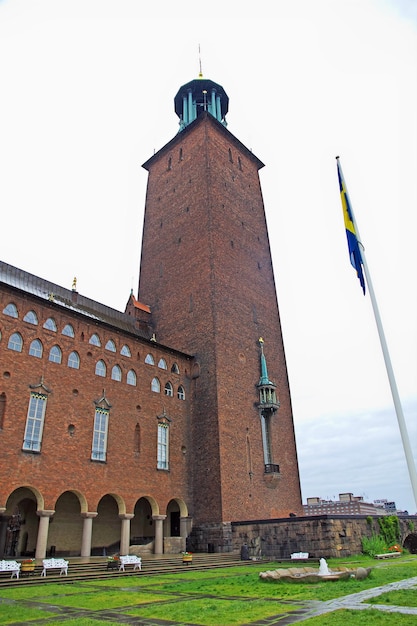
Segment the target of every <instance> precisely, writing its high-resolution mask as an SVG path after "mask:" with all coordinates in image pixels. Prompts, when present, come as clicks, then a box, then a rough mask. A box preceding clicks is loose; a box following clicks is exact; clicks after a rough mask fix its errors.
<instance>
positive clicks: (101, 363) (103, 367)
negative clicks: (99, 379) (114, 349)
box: [96, 360, 106, 378]
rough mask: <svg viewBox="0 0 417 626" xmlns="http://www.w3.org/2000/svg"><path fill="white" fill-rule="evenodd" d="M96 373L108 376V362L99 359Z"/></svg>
mask: <svg viewBox="0 0 417 626" xmlns="http://www.w3.org/2000/svg"><path fill="white" fill-rule="evenodd" d="M96 375H97V376H103V378H104V377H105V376H106V364H105V362H104V361H101V360H100V361H97V363H96Z"/></svg>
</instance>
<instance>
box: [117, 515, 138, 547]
mask: <svg viewBox="0 0 417 626" xmlns="http://www.w3.org/2000/svg"><path fill="white" fill-rule="evenodd" d="M133 517H135V516H134V515H133V514H132V513H121V514H120V515H119V519H121V520H122V529H121V533H120V554H122V555H125V554H129V546H130V520H131V519H132V518H133Z"/></svg>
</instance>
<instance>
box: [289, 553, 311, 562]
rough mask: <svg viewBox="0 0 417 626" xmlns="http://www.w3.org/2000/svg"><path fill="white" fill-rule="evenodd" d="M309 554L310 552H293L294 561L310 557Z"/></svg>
mask: <svg viewBox="0 0 417 626" xmlns="http://www.w3.org/2000/svg"><path fill="white" fill-rule="evenodd" d="M308 554H309V553H308V552H293V553H292V554H291V559H292V560H293V561H296V560H298V561H299V560H300V559H308Z"/></svg>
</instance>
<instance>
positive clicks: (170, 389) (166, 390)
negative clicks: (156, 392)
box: [164, 381, 174, 398]
mask: <svg viewBox="0 0 417 626" xmlns="http://www.w3.org/2000/svg"><path fill="white" fill-rule="evenodd" d="M164 393H165V395H166V396H169V397H170V398H172V396H173V395H174V389H173V387H172V385H171V383H170V382H169V381H168V382H167V383H166V384H165V388H164Z"/></svg>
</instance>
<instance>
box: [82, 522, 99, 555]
mask: <svg viewBox="0 0 417 626" xmlns="http://www.w3.org/2000/svg"><path fill="white" fill-rule="evenodd" d="M97 515H98V513H81V517H83V518H84V522H83V536H82V539H81V556H91V537H92V534H93V519H94V518H95V517H97Z"/></svg>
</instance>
